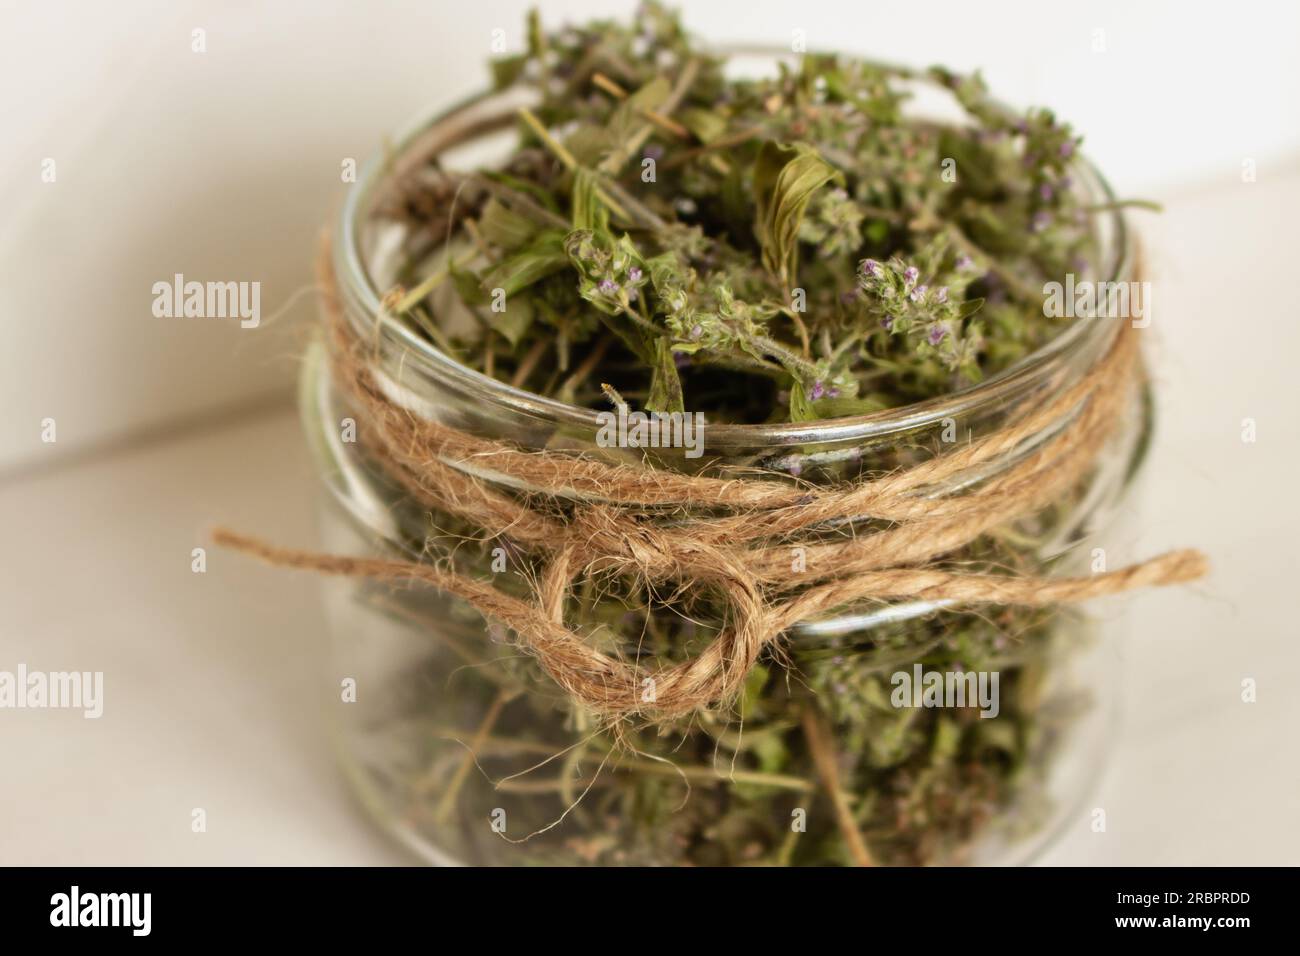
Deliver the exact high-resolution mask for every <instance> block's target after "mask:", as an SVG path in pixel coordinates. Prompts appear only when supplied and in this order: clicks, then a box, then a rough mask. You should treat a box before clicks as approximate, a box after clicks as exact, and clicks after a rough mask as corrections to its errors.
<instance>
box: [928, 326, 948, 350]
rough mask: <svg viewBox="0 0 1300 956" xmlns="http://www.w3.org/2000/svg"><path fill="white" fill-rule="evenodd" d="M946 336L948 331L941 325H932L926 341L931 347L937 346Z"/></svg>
mask: <svg viewBox="0 0 1300 956" xmlns="http://www.w3.org/2000/svg"><path fill="white" fill-rule="evenodd" d="M947 335H948V330H947V329H945V328H944V327H943V326H942V325H932V326H930V334H929V335H927V336H926V341H928V342H929V343H930V344H931V345H938V344H939V343H940V342H942V341H943V340H944V338H946V337H947Z"/></svg>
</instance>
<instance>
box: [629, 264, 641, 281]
mask: <svg viewBox="0 0 1300 956" xmlns="http://www.w3.org/2000/svg"><path fill="white" fill-rule="evenodd" d="M627 278H628V281H629V282H640V281H641V270H640V269H638V268H637V267H636V266H633V267H632V268H631V269H628V270H627Z"/></svg>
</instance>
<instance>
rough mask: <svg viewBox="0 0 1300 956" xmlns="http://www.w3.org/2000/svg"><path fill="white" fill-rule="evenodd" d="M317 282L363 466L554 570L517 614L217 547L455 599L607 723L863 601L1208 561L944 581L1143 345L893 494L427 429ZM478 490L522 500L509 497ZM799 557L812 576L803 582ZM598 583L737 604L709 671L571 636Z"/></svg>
mask: <svg viewBox="0 0 1300 956" xmlns="http://www.w3.org/2000/svg"><path fill="white" fill-rule="evenodd" d="M318 272H319V284H320V286H321V287H322V289H323V290H324V291H323V292H322V305H323V309H324V312H325V315H326V317H327V321H328V327H329V330H330V332H329V334H330V338H331V343H332V360H333V364H334V368H333V372H334V380H335V383H336V386H338V387H341V388H342V389H343V390H344V391H346V393H347V394H348V395H349V396H350V397H351V399H352V400H353V401H354V402H355V403H356V405H357V407H358V410H359V412H360V414H361V415H363V416H364V421H365V422H366V423H367V425H366V428H365V429H364V434H365V435H366V436H367V442H368V451H369V453H370V454H371V455H373V456H374V458H375V460H376V461H377V462H378V463H379V464H380V465H381V466H382V468H383V470H384V471H385V472H386V473H387V474H388V475H390V476H391V477H392V478H393V479H394V480H395V481H396V482H397V483H398V484H399V485H400V486H401V487H402V489H404V491H405V492H406V493H407V494H409V495H410V496H411V497H412V498H413V499H414V500H416V501H418V502H419V503H420V504H421V505H423V506H425V507H428V508H431V509H434V510H436V511H439V512H443V513H446V514H450V515H454V516H456V517H458V518H460V519H462V520H464V521H466V522H468V523H469V524H471V525H473V526H474V527H476V528H479V529H481V530H482V532H483V535H484V537H485V538H487V539H491V538H504V539H508V540H509V541H511V542H512V543H513V544H515V545H517V546H518V547H521V548H523V549H525V550H527V551H529V552H532V553H534V554H537V555H539V556H540V557H541V558H542V559H543V560H544V561H545V568H544V571H543V573H542V574H541V575H540V577H539V580H538V582H537V584H536V586H535V588H534V593H533V595H532V597H531V599H529V600H523V599H520V598H516V597H513V596H511V595H508V594H505V593H504V592H502V591H500V590H499V589H497V588H495V587H494V586H493V585H492V584H490V583H489V582H487V581H484V580H481V579H478V578H475V577H472V576H469V575H466V574H462V573H459V572H457V571H455V570H450V569H447V568H443V567H440V566H437V565H435V564H431V563H427V562H421V561H407V560H395V559H384V558H360V557H350V556H343V555H328V554H320V553H316V552H311V551H303V550H296V549H290V548H283V547H278V546H276V545H273V544H270V543H268V542H266V541H263V540H261V539H259V538H256V537H253V536H249V535H244V534H240V533H237V532H234V531H230V530H228V529H224V528H221V529H217V530H216V531H215V532H214V534H213V537H214V540H215V542H216V543H217V544H219V545H222V546H225V547H229V548H233V549H236V550H238V551H242V552H244V553H247V554H249V555H251V556H253V557H256V558H259V559H261V560H264V561H267V562H269V563H271V564H274V565H279V566H282V567H289V568H299V569H306V570H312V571H315V572H318V573H322V574H329V575H343V576H348V577H364V578H370V579H374V580H378V581H385V582H389V583H392V584H402V585H411V584H423V585H427V586H431V587H433V588H436V589H438V590H439V591H441V592H444V593H446V594H450V595H454V596H455V597H458V598H460V599H462V600H464V601H466V602H467V603H468V604H470V605H471V606H473V607H474V608H475V609H476V610H477V611H478V612H479V613H480V614H482V615H483V616H484V617H485V618H488V619H490V620H493V621H495V622H497V623H499V624H501V625H503V626H504V627H506V628H508V629H509V630H511V631H513V632H514V634H515V635H516V639H517V641H518V643H519V644H520V646H521V647H522V648H523V649H525V650H526V651H527V652H528V653H530V654H531V655H532V656H533V657H534V658H535V659H536V660H537V661H538V663H539V664H540V665H541V667H542V668H543V669H544V670H545V671H546V673H547V674H549V675H550V677H551V678H552V679H553V680H554V681H555V682H556V683H557V684H558V685H559V686H560V687H561V688H562V689H563V690H564V691H565V692H566V693H567V694H569V695H570V696H571V697H572V698H573V699H574V700H575V701H576V702H578V703H580V704H582V705H583V706H585V707H587V708H589V709H591V710H593V711H595V712H597V713H599V714H601V715H602V716H604V717H606V718H608V719H610V720H618V719H622V718H630V717H636V718H639V719H649V720H653V721H668V720H672V719H674V718H678V717H682V716H685V715H688V714H690V713H692V712H694V711H696V710H698V709H701V708H708V707H714V706H718V705H720V704H724V703H726V702H728V701H730V700H731V699H733V698H734V697H735V695H736V694H737V693H738V691H739V690H740V688H741V687H742V686H743V683H744V680H745V677H746V675H747V674H748V673H749V671H750V669H751V668H752V667H753V665H754V664H755V662H756V661H757V660H758V658H759V657H760V655H761V654H762V653H763V652H764V651H765V650H767V649H769V648H773V649H775V648H774V645H775V643H776V642H777V641H778V640H779V638H780V636H781V635H782V634H783V633H785V632H786V631H788V630H789V629H790V628H791V627H793V626H794V625H796V624H798V623H799V622H801V621H806V620H809V619H812V618H815V617H817V616H818V615H821V614H824V613H825V612H827V611H830V610H832V609H834V608H837V607H842V606H845V605H848V604H851V603H853V602H860V601H866V600H877V601H887V600H900V599H909V600H921V601H932V602H943V604H944V606H973V605H983V604H1001V605H1022V606H1046V605H1054V604H1061V603H1072V602H1078V601H1084V600H1088V599H1090V598H1095V597H1100V596H1103V595H1110V594H1117V593H1120V592H1124V591H1129V590H1132V589H1135V588H1142V587H1151V586H1162V585H1170V584H1178V583H1183V582H1187V581H1192V580H1195V579H1197V578H1199V577H1201V576H1202V575H1204V574H1205V573H1206V570H1207V562H1206V559H1205V557H1204V555H1202V554H1201V553H1200V552H1198V551H1194V550H1182V551H1173V552H1169V553H1167V554H1164V555H1160V556H1158V557H1155V558H1152V559H1149V560H1146V561H1142V562H1140V563H1137V564H1133V565H1130V566H1128V567H1124V568H1121V569H1119V570H1116V571H1111V572H1103V573H1097V574H1093V575H1090V576H1086V577H1070V578H1054V577H1040V576H1034V575H1018V574H1017V575H1012V574H994V573H986V572H980V573H976V572H968V571H962V570H952V569H948V568H945V567H942V566H941V562H942V559H943V558H944V557H945V556H947V555H950V554H952V553H953V552H955V551H957V550H959V549H960V548H962V547H964V546H965V545H968V544H970V543H972V542H974V541H975V540H976V539H978V538H979V537H981V536H982V535H984V534H987V533H988V532H989V531H991V530H992V529H994V528H996V527H997V526H999V525H1003V524H1005V523H1007V522H1009V521H1013V520H1015V519H1016V518H1020V517H1023V516H1026V515H1031V514H1033V513H1035V512H1036V511H1038V510H1040V509H1041V508H1042V507H1044V506H1045V505H1047V504H1049V503H1051V502H1053V501H1055V500H1059V499H1060V497H1061V495H1062V494H1063V493H1065V492H1067V491H1068V490H1069V489H1070V488H1071V487H1073V486H1075V485H1076V484H1077V483H1078V482H1080V481H1081V480H1083V479H1084V478H1085V476H1086V475H1087V474H1088V473H1089V471H1090V470H1091V469H1092V468H1093V467H1094V466H1095V464H1096V461H1097V458H1098V455H1099V454H1100V453H1101V451H1102V449H1103V447H1104V445H1105V443H1106V440H1107V438H1108V437H1109V436H1110V435H1111V433H1112V432H1113V430H1114V428H1115V425H1116V422H1117V421H1118V420H1119V419H1120V417H1121V415H1122V413H1123V410H1124V404H1125V401H1126V398H1127V396H1128V395H1130V394H1131V391H1130V390H1131V388H1132V387H1133V385H1134V384H1135V382H1136V380H1137V376H1138V375H1139V374H1140V371H1139V365H1138V362H1137V360H1136V357H1137V342H1136V333H1135V332H1134V331H1133V330H1132V329H1131V328H1129V327H1127V326H1124V327H1122V328H1121V330H1120V331H1119V332H1117V334H1116V336H1115V338H1114V341H1113V343H1112V344H1111V346H1110V348H1109V350H1108V351H1107V352H1106V354H1105V355H1104V356H1102V358H1101V359H1100V360H1099V361H1098V362H1097V363H1096V364H1095V365H1094V366H1093V367H1092V368H1090V369H1089V370H1088V372H1087V373H1085V374H1084V375H1083V376H1082V377H1081V378H1080V380H1079V381H1078V382H1077V383H1075V384H1074V385H1072V386H1070V387H1069V388H1067V389H1065V390H1063V391H1061V392H1060V393H1059V394H1056V395H1053V396H1050V397H1049V398H1048V399H1047V400H1045V401H1043V402H1041V403H1040V404H1038V405H1037V406H1036V407H1034V408H1033V409H1032V411H1030V412H1029V413H1028V414H1024V415H1022V416H1021V417H1020V418H1018V419H1015V420H1013V421H1012V422H1011V423H1009V424H1007V425H1005V426H1003V427H1001V428H999V429H997V430H996V431H994V432H992V433H991V434H989V435H987V436H985V437H982V438H980V439H978V440H976V441H972V442H970V443H968V444H965V445H962V446H960V447H958V448H956V449H954V450H952V451H950V452H948V453H945V454H942V455H938V456H935V457H933V458H930V459H928V460H926V461H924V462H922V463H920V464H916V465H912V466H909V467H906V468H901V469H899V470H896V471H894V472H892V473H889V474H886V475H884V476H882V477H878V478H872V479H868V480H864V481H856V482H845V483H839V484H834V485H827V486H811V485H808V484H806V483H796V482H792V481H780V480H773V478H772V477H771V476H770V475H768V476H767V477H762V478H758V477H750V476H745V475H734V476H733V475H727V476H723V477H718V476H714V475H696V474H679V473H676V472H671V471H666V470H664V469H658V468H654V467H650V466H647V465H639V464H630V463H627V462H609V461H605V460H602V459H598V458H595V457H592V456H589V455H583V454H578V453H573V452H568V451H554V450H544V451H536V450H525V449H522V448H518V447H515V446H513V445H511V444H509V443H506V442H502V441H497V440H494V439H489V438H485V437H482V436H480V435H475V434H472V433H471V432H469V431H465V430H461V429H458V428H455V427H453V426H451V425H448V424H446V423H444V422H438V421H434V420H432V419H430V418H427V417H423V416H419V415H416V414H415V413H413V412H412V411H411V410H410V409H409V408H407V407H406V406H404V405H403V404H401V403H400V401H397V400H395V399H394V398H393V397H392V396H391V395H390V393H389V390H388V389H386V388H385V387H384V383H383V382H382V381H381V380H380V379H378V378H377V377H376V374H375V371H374V369H375V368H376V363H375V361H374V352H373V350H372V348H373V347H371V346H367V345H366V344H365V343H364V342H362V341H361V340H360V339H359V338H358V337H357V336H355V335H354V334H353V333H352V332H351V331H350V329H349V328H348V326H347V323H346V321H345V318H344V316H343V313H342V309H341V307H340V304H339V300H338V290H337V286H336V283H335V279H334V276H333V274H332V272H331V270H330V266H329V260H328V256H327V255H322V256H321V258H320V260H319V265H318ZM1045 432H1047V433H1048V437H1047V438H1045V439H1044V438H1043V434H1044V433H1045ZM1026 449H1028V450H1026ZM1008 459H1010V460H1011V462H1012V463H1011V464H1010V465H1006V466H1004V467H1002V468H1001V470H999V471H996V472H995V474H994V475H993V476H992V477H988V478H986V479H985V480H982V481H979V482H977V483H975V484H974V485H973V486H969V487H965V488H963V489H962V490H961V491H960V492H959V493H956V494H944V493H943V492H944V488H945V485H946V484H947V483H950V482H953V481H954V480H956V479H959V478H962V477H965V476H968V475H970V474H971V473H972V472H973V471H976V470H978V469H980V468H982V467H990V466H993V465H998V464H1005V462H1006V461H1007V460H1008ZM485 475H490V476H492V478H493V479H504V480H505V481H506V483H508V484H511V485H513V486H515V487H516V488H519V487H523V488H526V489H528V493H527V494H524V495H515V494H509V493H507V492H505V491H503V490H501V489H500V488H499V487H497V482H496V481H494V480H489V479H488V478H486V477H483V476H485ZM561 504H562V505H563V507H561ZM665 513H667V515H668V517H667V518H665ZM863 519H873V521H874V522H875V523H876V524H883V525H884V527H883V528H882V529H881V530H875V531H870V532H866V533H856V532H855V533H854V534H853V535H852V536H848V537H841V538H838V539H833V540H823V539H822V538H823V537H824V536H820V537H819V536H817V533H818V532H819V531H822V530H824V529H826V528H830V527H835V526H837V524H838V525H844V524H846V523H847V524H848V526H849V527H851V528H854V527H857V524H856V523H860V522H862V521H863ZM800 535H803V537H802V538H801V537H800ZM809 535H812V536H813V537H809ZM796 546H798V547H801V548H803V554H804V562H803V563H804V567H805V570H804V571H803V572H802V573H798V574H792V573H791V555H792V553H793V552H792V549H793V548H794V547H796ZM601 572H612V573H615V574H618V575H627V576H632V577H633V578H634V579H636V580H640V581H644V582H646V583H648V584H652V585H653V584H660V583H674V584H676V585H677V586H678V587H679V588H680V587H694V586H699V587H707V588H710V589H712V590H713V591H715V592H716V593H717V594H719V595H720V596H721V597H722V598H723V599H724V601H725V605H726V609H727V610H726V615H725V621H726V624H725V626H724V627H723V628H722V630H721V632H720V633H719V634H718V636H717V637H716V638H714V640H713V641H712V642H711V643H710V644H709V645H708V646H707V647H705V648H704V649H703V650H702V651H701V652H700V653H699V654H698V655H696V656H695V657H693V658H690V659H687V660H684V661H681V662H678V663H673V664H670V665H667V666H659V667H645V666H642V665H641V664H639V663H636V662H633V661H629V660H625V659H623V658H621V657H617V656H612V655H610V654H606V653H604V652H602V651H599V650H597V649H595V648H593V647H592V646H590V645H589V644H588V643H587V642H586V641H585V640H584V639H583V637H582V636H581V634H579V633H578V632H576V631H574V630H573V629H571V628H570V627H568V626H567V625H566V624H565V623H564V608H565V605H566V603H567V599H568V595H569V591H570V590H571V588H572V585H573V582H574V581H575V580H576V579H579V578H581V577H584V576H587V575H590V574H593V573H601Z"/></svg>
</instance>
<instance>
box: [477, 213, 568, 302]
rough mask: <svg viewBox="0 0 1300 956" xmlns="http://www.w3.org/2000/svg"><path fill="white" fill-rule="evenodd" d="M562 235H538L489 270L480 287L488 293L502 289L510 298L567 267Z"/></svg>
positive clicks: (556, 232)
mask: <svg viewBox="0 0 1300 956" xmlns="http://www.w3.org/2000/svg"><path fill="white" fill-rule="evenodd" d="M564 235H565V234H564V233H562V232H560V231H559V230H551V229H548V230H546V231H545V232H542V233H539V234H538V235H537V236H535V237H534V238H533V241H532V242H530V243H529V244H528V245H527V246H525V247H524V248H523V249H520V250H519V251H518V252H516V253H515V254H514V255H511V256H507V257H506V258H504V259H502V260H501V261H500V262H498V263H497V264H496V265H495V266H493V267H492V268H491V269H490V270H488V273H487V274H486V275H485V276H484V277H483V280H482V282H481V283H480V285H481V287H482V288H483V289H484V290H485V291H486V292H488V293H489V294H491V292H492V290H493V289H504V290H505V294H506V297H507V298H509V297H510V296H512V295H514V294H515V293H516V292H518V291H520V290H521V289H526V288H528V287H529V286H530V285H532V284H533V283H534V282H537V281H538V280H539V279H545V278H546V277H547V276H549V275H554V274H555V273H557V272H559V271H560V270H562V269H565V268H567V267H568V265H569V256H568V254H567V253H566V252H565V251H564Z"/></svg>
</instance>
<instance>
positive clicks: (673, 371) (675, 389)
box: [645, 338, 686, 412]
mask: <svg viewBox="0 0 1300 956" xmlns="http://www.w3.org/2000/svg"><path fill="white" fill-rule="evenodd" d="M654 351H655V365H654V369H653V370H652V376H651V378H650V394H649V396H648V397H647V398H646V403H645V407H646V408H648V409H650V411H652V412H684V411H686V405H685V402H684V399H683V398H682V380H681V377H680V376H679V375H678V374H677V363H676V362H674V361H673V348H672V343H670V342H669V341H668V340H667V339H666V338H659V339H656V340H655V343H654Z"/></svg>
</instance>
